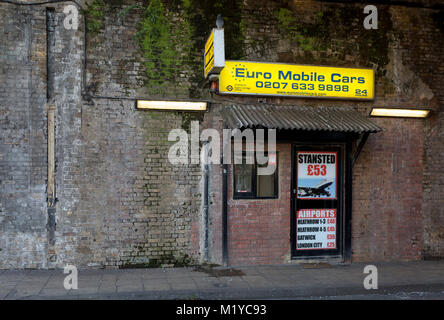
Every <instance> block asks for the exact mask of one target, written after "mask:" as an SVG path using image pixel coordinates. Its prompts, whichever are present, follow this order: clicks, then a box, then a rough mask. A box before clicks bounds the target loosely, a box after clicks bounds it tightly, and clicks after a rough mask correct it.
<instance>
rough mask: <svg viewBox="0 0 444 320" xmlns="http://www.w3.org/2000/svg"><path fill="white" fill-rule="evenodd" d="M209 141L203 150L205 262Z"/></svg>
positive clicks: (206, 258)
mask: <svg viewBox="0 0 444 320" xmlns="http://www.w3.org/2000/svg"><path fill="white" fill-rule="evenodd" d="M208 144H209V142H208V141H204V142H203V148H204V153H203V164H204V192H203V193H204V195H203V198H204V224H205V231H204V259H205V261H208V251H209V250H208V248H209V243H208V226H209V213H208V211H209V205H208V202H209V201H208V199H209V191H208V185H209V183H208V180H209V166H208V152H209V148H208Z"/></svg>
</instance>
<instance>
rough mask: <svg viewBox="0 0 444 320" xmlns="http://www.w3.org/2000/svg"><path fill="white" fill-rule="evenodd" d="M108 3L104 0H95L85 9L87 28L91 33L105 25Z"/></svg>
mask: <svg viewBox="0 0 444 320" xmlns="http://www.w3.org/2000/svg"><path fill="white" fill-rule="evenodd" d="M106 7H107V5H106V3H105V2H104V0H94V1H92V2H91V3H90V4H88V5H87V7H86V9H85V17H86V28H87V29H88V31H89V32H90V33H97V32H99V31H100V29H102V27H103V19H104V16H105V12H104V11H105V9H106Z"/></svg>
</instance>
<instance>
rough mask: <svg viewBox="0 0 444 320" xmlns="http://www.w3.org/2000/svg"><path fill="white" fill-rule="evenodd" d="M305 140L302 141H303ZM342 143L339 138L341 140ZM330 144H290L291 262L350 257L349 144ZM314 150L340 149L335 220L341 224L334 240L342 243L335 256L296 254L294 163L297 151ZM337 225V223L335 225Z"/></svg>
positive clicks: (343, 142)
mask: <svg viewBox="0 0 444 320" xmlns="http://www.w3.org/2000/svg"><path fill="white" fill-rule="evenodd" d="M304 140H305V139H304ZM341 140H342V139H341ZM341 140H340V141H331V140H329V139H326V140H324V141H322V140H315V141H313V140H312V141H307V140H305V141H293V142H292V143H291V191H290V256H291V259H292V260H300V259H336V260H337V259H340V260H342V261H349V260H350V256H351V205H352V202H351V192H352V172H351V169H352V167H351V165H352V163H351V160H352V157H351V152H350V150H351V141H350V140H349V139H345V140H342V141H341ZM300 147H302V148H304V147H307V148H316V147H319V148H320V149H322V148H324V149H328V148H329V147H331V148H339V149H340V153H341V157H340V159H337V161H340V162H341V163H340V166H341V169H340V174H338V176H337V179H340V189H339V186H337V193H338V195H337V196H338V198H340V199H338V201H340V203H338V206H337V207H338V211H339V210H341V212H340V214H339V215H338V217H340V219H341V221H340V222H339V224H340V227H341V232H340V239H339V238H337V239H336V241H341V243H340V244H339V245H338V246H339V247H340V250H339V252H338V253H337V254H333V255H332V254H326V255H319V254H317V255H313V254H312V255H296V236H297V232H296V225H295V223H296V193H297V190H296V185H297V182H296V171H295V170H297V161H296V152H297V150H296V149H297V148H300ZM308 151H310V150H308ZM337 225H338V224H337Z"/></svg>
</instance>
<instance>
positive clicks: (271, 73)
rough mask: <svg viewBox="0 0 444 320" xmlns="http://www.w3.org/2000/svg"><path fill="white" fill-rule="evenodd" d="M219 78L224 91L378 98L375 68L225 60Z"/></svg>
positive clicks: (222, 91) (220, 88)
mask: <svg viewBox="0 0 444 320" xmlns="http://www.w3.org/2000/svg"><path fill="white" fill-rule="evenodd" d="M219 81H220V83H219V91H220V93H224V94H256V95H272V96H294V97H312V98H343V99H360V100H371V99H373V98H374V72H373V69H357V68H335V67H319V66H308V65H294V64H281V63H260V62H246V61H225V67H224V68H223V69H222V71H221V73H220V80H219Z"/></svg>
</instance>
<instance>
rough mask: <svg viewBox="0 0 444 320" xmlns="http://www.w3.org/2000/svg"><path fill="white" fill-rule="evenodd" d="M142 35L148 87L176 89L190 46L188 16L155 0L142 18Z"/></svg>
mask: <svg viewBox="0 0 444 320" xmlns="http://www.w3.org/2000/svg"><path fill="white" fill-rule="evenodd" d="M138 39H139V43H140V47H141V50H142V55H143V58H144V64H145V69H146V73H147V78H148V81H147V87H149V88H150V89H151V91H152V92H153V93H160V92H161V91H164V90H165V88H166V87H171V90H172V91H174V90H175V88H174V85H173V83H174V81H175V79H176V77H177V74H178V73H180V72H183V69H184V64H183V59H184V57H185V56H186V55H187V54H188V51H189V50H190V39H191V32H190V27H189V26H188V24H187V23H186V20H184V19H183V18H181V17H180V16H178V15H175V14H174V12H172V11H170V10H167V9H166V8H165V6H164V5H163V3H162V1H161V0H151V1H150V3H149V5H148V7H147V8H146V9H145V12H144V14H143V18H142V20H141V22H140V26H139V32H138ZM162 88H163V90H162Z"/></svg>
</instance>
